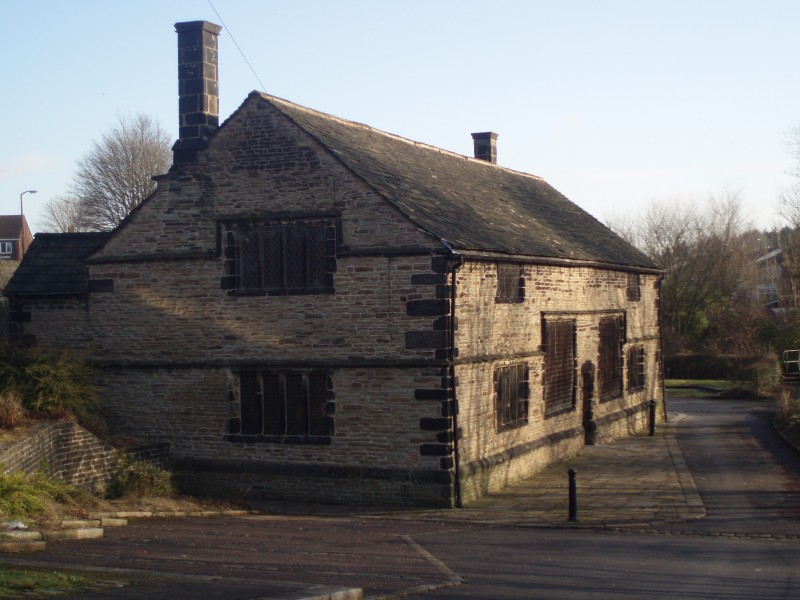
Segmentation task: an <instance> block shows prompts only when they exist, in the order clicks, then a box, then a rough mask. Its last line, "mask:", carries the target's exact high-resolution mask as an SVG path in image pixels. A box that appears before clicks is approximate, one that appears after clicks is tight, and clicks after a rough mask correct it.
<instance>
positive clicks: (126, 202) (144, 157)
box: [70, 114, 171, 231]
mask: <svg viewBox="0 0 800 600" xmlns="http://www.w3.org/2000/svg"><path fill="white" fill-rule="evenodd" d="M170 162H171V154H170V139H169V136H168V135H167V133H166V132H165V131H164V130H163V129H161V127H160V125H159V124H158V123H157V122H156V121H155V120H154V119H152V118H150V117H149V116H147V115H142V114H139V115H136V116H134V117H119V118H118V122H117V125H116V126H115V127H113V128H112V129H111V131H109V132H108V133H107V134H105V135H104V136H103V138H102V139H101V140H100V141H99V142H94V143H93V145H92V149H91V151H90V152H89V153H88V154H87V155H86V156H84V157H83V158H82V159H81V160H80V161H79V162H78V165H77V170H76V173H75V176H74V179H73V183H72V186H71V188H70V191H71V193H72V195H73V196H75V197H76V198H77V199H78V203H79V204H80V211H81V215H82V219H83V225H84V228H85V229H88V230H101V231H102V230H109V229H113V228H114V227H116V226H117V225H118V224H119V223H120V221H122V219H124V218H125V217H126V216H127V215H128V213H130V211H131V210H133V209H134V208H135V207H136V206H138V205H139V203H140V202H142V200H144V199H145V198H146V197H147V196H149V195H150V194H151V193H152V192H153V190H154V189H155V182H154V181H153V180H152V177H153V176H154V175H160V174H161V173H165V172H166V171H167V169H168V168H169V165H170Z"/></svg>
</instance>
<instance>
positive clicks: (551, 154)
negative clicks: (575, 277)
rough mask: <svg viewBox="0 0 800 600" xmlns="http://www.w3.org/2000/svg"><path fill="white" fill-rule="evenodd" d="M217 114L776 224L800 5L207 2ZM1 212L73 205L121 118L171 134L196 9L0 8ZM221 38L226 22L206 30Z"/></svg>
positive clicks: (578, 192) (590, 193) (594, 192)
mask: <svg viewBox="0 0 800 600" xmlns="http://www.w3.org/2000/svg"><path fill="white" fill-rule="evenodd" d="M212 1H213V4H214V6H215V7H216V9H217V11H219V14H220V15H221V18H222V21H224V25H225V26H226V28H225V29H224V30H223V32H222V34H221V37H220V97H221V110H220V112H221V118H222V119H224V118H226V117H227V116H228V115H230V113H231V112H232V111H234V110H235V109H236V108H237V107H238V106H239V104H241V102H242V101H243V100H244V99H245V97H246V96H247V94H248V93H249V92H250V91H252V90H254V89H260V88H261V85H260V84H259V82H258V80H257V79H256V77H255V76H254V75H253V73H252V72H251V71H250V69H249V68H248V66H247V64H246V63H245V60H244V59H243V58H242V55H241V54H240V52H239V50H238V49H237V47H236V45H235V44H234V43H233V40H235V41H236V43H238V45H239V46H240V47H241V49H242V50H243V52H244V54H245V56H246V57H247V60H249V62H250V64H251V65H252V67H253V69H254V70H255V72H256V73H257V75H258V78H260V80H261V81H262V82H263V84H264V86H265V90H264V91H266V92H268V93H271V94H274V95H276V96H280V97H282V98H286V99H288V100H291V101H293V102H296V103H298V104H302V105H304V106H308V107H311V108H315V109H318V110H321V111H324V112H328V113H332V114H334V115H337V116H340V117H344V118H347V119H352V120H355V121H359V122H362V123H366V124H368V125H371V126H373V127H377V128H379V129H383V130H385V131H389V132H392V133H396V134H399V135H402V136H404V137H407V138H410V139H413V140H417V141H421V142H425V143H428V144H432V145H435V146H439V147H441V148H445V149H447V150H451V151H454V152H458V153H462V154H468V155H471V154H472V139H471V137H470V133H471V132H473V131H487V130H491V131H495V132H497V133H499V136H500V137H499V139H498V162H499V163H500V164H501V165H503V166H506V167H508V168H512V169H516V170H520V171H525V172H528V173H532V174H535V175H539V176H541V177H543V178H544V179H545V180H547V181H548V182H549V183H551V184H552V185H553V186H555V187H556V188H557V189H558V190H560V191H561V192H562V193H564V194H565V195H567V196H568V197H569V198H570V199H571V200H573V201H574V202H576V203H577V204H579V205H580V206H582V207H583V208H585V209H586V210H588V211H589V212H591V213H592V214H594V215H595V216H596V217H597V218H599V219H601V220H604V221H605V220H608V219H609V218H614V217H617V216H619V215H623V214H626V213H629V212H631V211H635V210H637V208H638V207H641V206H644V205H647V204H648V203H650V202H651V201H652V200H665V199H671V198H681V199H684V200H690V199H697V200H703V199H705V198H706V197H707V196H708V195H709V194H720V193H722V192H724V191H726V190H741V193H742V197H743V198H744V200H745V206H746V209H747V211H748V214H749V215H750V216H751V217H752V218H753V219H754V220H756V222H757V223H758V224H759V225H762V226H769V225H771V224H772V223H773V222H774V219H773V216H772V215H773V213H774V212H775V207H776V198H777V196H778V193H779V190H780V189H781V187H782V186H785V185H786V184H787V183H788V181H789V180H788V177H787V176H786V171H787V170H788V169H789V168H791V167H792V159H791V156H790V155H789V153H788V152H787V148H786V134H787V130H788V129H789V128H790V127H792V126H793V125H796V124H797V123H798V122H800V76H798V72H800V68H799V67H800V36H799V35H798V34H797V30H798V24H799V23H800V2H797V1H796V0H786V1H779V0H752V1H744V0H740V1H737V0H729V1H723V0H692V1H684V0H672V1H670V2H664V1H663V0H660V1H649V0H637V1H607V2H604V1H602V0H596V1H577V0H575V1H569V0H563V1H556V0H552V1H539V0H529V1H523V0H482V1H480V2H477V1H472V0H438V1H437V0H380V1H378V0H358V1H357V0H260V1H250V0H212ZM0 6H1V7H2V8H3V9H4V10H3V14H4V17H5V18H4V27H3V33H2V37H0V39H2V42H0V44H2V56H3V57H4V60H3V69H4V70H5V78H4V79H5V83H4V85H3V86H2V88H3V93H2V95H1V96H0V107H2V109H3V115H4V119H3V121H4V126H3V135H2V144H1V145H0V214H17V213H18V212H19V194H20V192H22V191H24V190H28V189H36V190H38V194H36V195H26V196H25V214H26V216H27V217H28V219H29V221H30V222H31V228H32V229H33V230H34V231H37V230H38V226H39V223H38V209H39V207H40V206H41V205H42V204H43V203H44V202H45V201H47V200H48V199H50V198H52V197H53V196H56V195H60V194H63V193H65V192H66V191H67V187H68V185H69V181H70V179H71V177H72V173H73V170H74V165H75V162H76V161H77V160H78V159H80V158H81V156H83V155H84V154H85V153H86V152H87V151H88V150H89V148H90V145H91V143H92V141H93V140H96V139H99V138H100V136H101V135H102V134H103V133H104V132H105V131H107V130H108V128H109V127H110V126H111V125H112V124H113V123H114V122H115V121H116V118H117V116H118V115H120V114H134V113H137V112H143V113H147V114H149V115H152V116H155V117H156V118H157V119H158V120H159V121H160V123H161V124H162V126H163V127H164V128H165V129H167V131H169V132H170V134H171V135H172V136H173V137H175V136H176V134H177V119H178V118H177V104H178V97H177V75H176V72H177V65H176V60H177V59H176V56H177V50H176V45H177V38H176V34H175V30H174V27H173V25H174V23H176V22H178V21H191V20H209V21H212V22H215V23H220V17H219V16H217V14H215V12H214V10H213V9H212V7H211V6H210V5H209V3H208V0H168V1H167V0H136V1H124V2H123V1H111V0H69V1H68V2H67V1H63V0H26V1H21V0H0ZM220 24H222V23H220Z"/></svg>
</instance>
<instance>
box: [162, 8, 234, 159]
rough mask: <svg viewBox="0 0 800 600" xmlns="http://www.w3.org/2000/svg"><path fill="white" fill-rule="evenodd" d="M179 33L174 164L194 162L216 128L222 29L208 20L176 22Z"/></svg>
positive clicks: (176, 29)
mask: <svg viewBox="0 0 800 600" xmlns="http://www.w3.org/2000/svg"><path fill="white" fill-rule="evenodd" d="M175 31H177V32H178V113H179V115H180V123H179V130H178V131H179V133H178V141H177V142H175V145H174V146H173V147H172V158H173V162H175V163H182V162H190V161H192V160H194V157H195V155H196V154H197V151H198V150H201V149H202V148H205V147H206V144H207V143H208V136H209V135H211V133H213V132H214V130H215V129H216V128H217V127H219V79H218V74H217V38H218V36H219V32H220V31H222V27H220V26H219V25H214V24H213V23H209V22H208V21H190V22H188V23H175Z"/></svg>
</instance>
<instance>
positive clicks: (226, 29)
mask: <svg viewBox="0 0 800 600" xmlns="http://www.w3.org/2000/svg"><path fill="white" fill-rule="evenodd" d="M208 4H209V6H211V10H213V11H214V13H215V14H216V15H217V18H218V19H219V22H220V24H221V25H222V26H223V27H224V28H225V31H227V32H228V36H229V37H230V38H231V41H232V42H233V45H234V46H236V49H237V50H238V51H239V54H241V55H242V58H243V59H244V62H245V64H246V65H247V66H248V68H249V69H250V72H251V73H252V74H253V77H255V78H256V81H257V82H258V85H259V86H261V87H259V89H260V90H261V91H262V92H266V91H267V88H266V86H264V84H263V83H262V82H261V78H260V77H259V76H258V73H256V70H255V69H254V68H253V65H251V64H250V61H249V60H247V56H245V53H244V51H243V50H242V48H241V47H240V46H239V44H238V42H237V41H236V38H235V37H233V32H231V30H230V27H228V26H227V25H226V24H225V21H224V20H223V19H222V15H221V14H219V11H218V10H217V8H216V7H215V6H214V4H213V3H212V2H211V0H208Z"/></svg>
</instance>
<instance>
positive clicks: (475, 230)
mask: <svg viewBox="0 0 800 600" xmlns="http://www.w3.org/2000/svg"><path fill="white" fill-rule="evenodd" d="M250 96H251V97H253V96H256V97H258V98H260V99H261V100H262V101H266V102H269V103H270V104H271V105H272V106H274V107H275V108H277V109H278V110H279V111H280V112H281V113H283V114H284V115H286V116H287V117H288V118H289V119H291V120H292V121H293V122H294V123H296V124H297V125H298V126H300V127H301V128H302V129H304V130H305V131H306V132H308V133H309V134H310V135H312V136H313V137H314V138H316V139H317V140H318V141H319V142H320V143H321V144H322V145H323V146H325V147H326V148H327V149H328V150H330V151H331V152H332V153H333V154H334V155H336V156H337V157H338V158H339V160H341V162H342V163H344V164H345V165H346V166H347V167H348V168H349V169H350V170H351V171H353V172H354V173H355V174H356V175H358V176H359V177H360V178H362V179H363V180H364V181H365V182H366V183H368V184H369V185H370V186H371V187H372V188H373V189H375V190H376V191H377V192H378V193H380V194H381V195H382V196H383V197H384V198H386V200H387V201H389V202H390V203H392V204H393V205H394V206H395V207H397V209H398V210H400V211H401V212H402V213H403V214H404V215H405V216H406V217H408V218H409V219H411V220H412V221H413V222H414V223H415V224H416V225H417V226H418V227H420V228H421V229H422V230H424V231H426V232H428V233H429V234H431V235H432V236H434V237H435V238H438V239H441V240H445V241H446V244H445V245H449V246H450V247H451V248H452V249H453V250H455V251H463V252H465V253H467V252H476V253H481V252H484V253H487V252H488V253H501V254H509V255H522V256H526V257H542V258H548V259H553V258H556V259H568V260H578V261H591V262H599V263H607V264H610V265H617V266H627V267H638V268H645V269H657V268H658V267H657V266H656V265H655V264H654V263H653V261H651V260H650V259H649V258H648V257H647V256H646V255H644V254H643V253H642V252H640V251H638V250H637V249H636V248H634V247H632V246H631V245H630V244H628V243H627V242H625V241H624V240H623V239H621V238H620V237H619V236H617V235H616V234H615V233H614V232H612V231H611V230H610V229H608V228H607V227H606V226H605V225H603V224H602V223H600V222H599V221H598V220H597V219H595V218H594V217H593V216H592V215H590V214H589V213H587V212H586V211H584V210H583V209H581V208H580V207H579V206H577V205H576V204H574V203H573V202H571V201H570V200H569V199H567V198H566V197H565V196H564V195H562V194H561V193H560V192H558V191H557V190H556V189H555V188H553V187H552V186H551V185H549V184H548V183H547V182H546V181H544V180H543V179H541V178H539V177H536V176H533V175H529V174H526V173H520V172H518V171H512V170H510V169H506V168H503V167H501V166H499V165H495V164H491V163H489V162H486V161H482V160H478V159H475V158H472V157H467V156H462V155H459V154H456V153H453V152H448V151H446V150H442V149H439V148H435V147H433V146H428V145H425V144H421V143H417V142H413V141H410V140H407V139H404V138H401V137H399V136H395V135H392V134H388V133H385V132H383V131H380V130H377V129H373V128H371V127H368V126H366V125H362V124H360V123H354V122H352V121H346V120H344V119H339V118H337V117H334V116H331V115H328V114H325V113H320V112H317V111H313V110H311V109H308V108H305V107H302V106H299V105H296V104H293V103H291V102H288V101H286V100H282V99H280V98H276V97H274V96H270V95H268V94H264V93H259V92H253V93H251V95H250ZM234 116H235V115H234ZM232 118H233V117H232Z"/></svg>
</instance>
